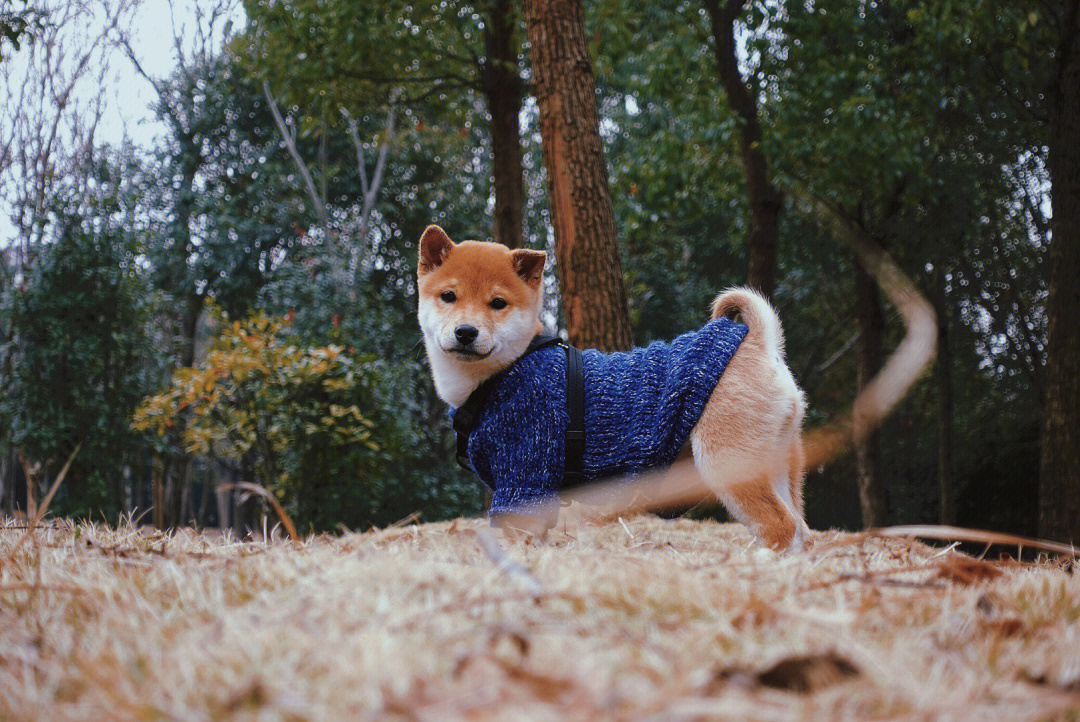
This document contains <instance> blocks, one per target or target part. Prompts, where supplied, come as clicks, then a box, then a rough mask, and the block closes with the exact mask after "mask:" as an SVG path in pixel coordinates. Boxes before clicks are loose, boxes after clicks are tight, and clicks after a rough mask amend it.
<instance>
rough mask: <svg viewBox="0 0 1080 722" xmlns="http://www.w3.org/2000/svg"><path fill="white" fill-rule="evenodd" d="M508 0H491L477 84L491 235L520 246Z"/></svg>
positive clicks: (517, 79) (516, 99)
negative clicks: (482, 98) (485, 119)
mask: <svg viewBox="0 0 1080 722" xmlns="http://www.w3.org/2000/svg"><path fill="white" fill-rule="evenodd" d="M516 26H517V23H516V17H515V12H514V2H513V0H495V2H494V3H493V6H492V8H491V14H490V15H489V16H488V23H487V32H486V33H485V35H484V44H485V50H486V61H487V62H486V64H485V65H484V67H483V68H482V70H481V84H482V86H483V89H484V94H485V95H486V96H487V102H488V112H489V113H490V114H491V155H492V159H491V168H492V175H493V176H494V186H495V219H494V220H495V223H494V226H495V228H494V235H495V240H496V241H497V242H499V243H502V244H503V245H505V246H509V247H510V248H520V247H521V229H522V202H523V189H522V174H523V171H522V168H521V129H520V126H519V120H518V116H519V114H520V113H521V76H520V75H519V73H518V57H517V56H518V47H519V44H518V43H517V42H516V38H515V32H514V30H515V28H516Z"/></svg>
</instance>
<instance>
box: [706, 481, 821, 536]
mask: <svg viewBox="0 0 1080 722" xmlns="http://www.w3.org/2000/svg"><path fill="white" fill-rule="evenodd" d="M718 496H719V497H720V501H722V502H723V503H724V506H725V507H727V509H728V511H730V512H731V513H732V515H733V516H735V517H736V518H737V519H739V521H741V522H742V523H744V524H745V525H746V526H747V527H749V528H750V530H751V531H752V532H754V534H755V535H756V536H757V537H758V539H759V540H760V541H761V543H762V544H764V545H765V546H767V547H768V548H770V549H772V550H774V551H778V552H782V551H787V550H788V549H790V548H798V547H801V544H802V539H801V538H799V537H801V534H800V532H801V529H800V526H801V525H800V520H799V519H797V518H796V517H795V514H794V513H793V512H792V510H791V509H790V508H789V507H788V504H787V503H786V500H785V499H783V498H782V497H781V495H780V494H777V492H776V487H775V485H774V484H773V483H771V482H770V481H769V480H768V479H766V478H761V479H755V480H753V481H747V482H742V483H740V484H732V485H730V486H726V487H725V488H724V489H723V491H721V492H720V493H719V494H718ZM785 496H786V494H785Z"/></svg>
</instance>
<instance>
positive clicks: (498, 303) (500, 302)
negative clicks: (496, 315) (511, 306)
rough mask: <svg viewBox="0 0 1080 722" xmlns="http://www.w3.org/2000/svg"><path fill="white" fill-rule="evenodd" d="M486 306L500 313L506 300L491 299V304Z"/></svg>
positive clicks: (504, 306)
mask: <svg viewBox="0 0 1080 722" xmlns="http://www.w3.org/2000/svg"><path fill="white" fill-rule="evenodd" d="M488 305H489V306H491V307H492V308H494V309H495V310H496V311H501V310H502V309H504V308H506V299H505V298H493V299H491V303H490V304H488Z"/></svg>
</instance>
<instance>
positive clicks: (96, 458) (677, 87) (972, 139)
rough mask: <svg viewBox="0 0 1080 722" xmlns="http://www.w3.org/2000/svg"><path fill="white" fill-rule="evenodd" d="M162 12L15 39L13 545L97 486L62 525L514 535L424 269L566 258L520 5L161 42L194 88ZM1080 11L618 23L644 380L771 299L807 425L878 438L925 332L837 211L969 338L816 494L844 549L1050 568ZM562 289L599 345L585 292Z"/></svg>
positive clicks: (8, 276) (631, 289)
mask: <svg viewBox="0 0 1080 722" xmlns="http://www.w3.org/2000/svg"><path fill="white" fill-rule="evenodd" d="M144 3H145V4H144ZM536 4H540V5H542V4H543V3H534V5H536ZM149 5H150V0H104V1H101V2H95V0H47V1H46V2H41V3H22V2H15V3H14V4H10V3H9V7H8V8H7V9H3V10H0V28H2V32H0V212H2V213H3V216H4V219H3V221H0V490H2V494H3V496H2V503H3V508H4V509H5V510H7V511H8V512H11V511H13V510H15V509H27V508H28V507H31V508H32V507H33V505H34V504H35V503H37V501H38V499H39V497H40V495H41V494H42V493H43V490H44V489H47V488H48V486H49V485H50V484H51V482H52V481H53V480H54V479H55V477H56V475H57V474H58V473H59V472H60V471H61V470H62V469H63V468H64V466H65V463H66V462H69V461H70V469H69V470H68V472H67V476H66V478H65V481H64V483H63V485H62V486H61V487H60V490H59V493H58V496H57V498H56V500H55V501H54V502H53V506H52V509H54V510H55V511H56V512H57V513H61V514H65V515H70V516H76V517H89V518H92V519H99V520H100V519H106V520H110V521H115V520H116V519H117V518H118V517H119V515H121V514H126V513H129V512H131V513H133V514H134V515H135V516H140V515H142V514H144V513H148V511H149V510H152V512H151V514H152V515H151V516H148V517H147V518H146V521H153V523H155V524H157V525H159V526H173V525H181V524H197V525H234V526H238V527H242V526H243V525H245V524H252V523H254V520H255V518H256V514H257V513H258V504H260V503H261V502H256V501H247V502H244V501H243V500H242V496H241V495H240V492H238V491H236V490H232V489H230V488H229V486H228V484H229V483H230V482H237V481H255V482H258V483H260V484H264V485H266V486H267V487H268V488H270V489H271V490H272V491H273V492H274V493H275V494H276V495H277V496H278V497H279V498H280V499H281V500H282V501H283V503H284V504H285V507H286V509H287V510H288V511H289V512H290V514H292V516H293V518H294V519H295V520H296V521H297V523H298V525H299V526H301V527H302V528H303V529H317V530H322V529H334V528H336V527H339V526H341V525H344V526H345V527H349V528H365V527H367V526H369V525H373V524H374V525H385V524H387V523H391V522H394V521H397V520H399V519H402V518H404V517H407V516H409V515H410V514H413V513H418V514H420V515H421V517H422V518H423V519H425V520H435V519H444V518H450V517H453V516H458V515H461V514H478V513H480V512H481V511H482V502H483V499H482V495H481V493H480V490H479V487H478V485H477V484H476V483H475V482H474V481H473V480H472V479H471V478H470V477H469V476H468V475H467V474H466V473H465V472H463V471H461V470H459V469H458V468H456V466H455V464H454V462H453V454H452V452H451V445H452V444H451V442H452V438H451V430H450V428H449V424H448V423H447V421H446V410H445V407H444V405H443V404H442V403H441V402H440V401H439V400H438V399H437V398H436V397H435V395H434V391H433V388H432V385H431V382H430V380H429V377H428V374H427V370H426V367H425V364H424V360H423V349H422V345H421V344H420V332H419V329H418V326H417V323H416V318H415V308H416V289H415V283H414V275H415V256H416V241H417V239H418V237H419V235H420V232H421V231H422V230H423V228H424V227H425V226H426V225H427V224H428V223H439V224H440V225H442V226H443V227H444V228H445V229H446V230H447V232H448V233H449V234H450V236H451V237H452V238H455V239H464V238H481V239H494V240H497V241H500V242H503V243H506V244H508V245H511V246H515V247H517V246H528V247H532V248H541V249H547V250H548V251H549V252H550V253H549V255H550V256H551V257H553V258H556V259H558V258H559V250H560V249H558V248H556V238H557V235H556V233H555V232H554V231H553V230H552V229H553V224H552V218H551V213H550V209H549V204H548V187H547V185H546V184H547V182H548V179H547V178H546V174H545V167H546V166H545V160H544V153H543V150H542V140H541V136H542V133H541V130H542V128H541V125H542V116H543V113H542V112H541V110H542V108H541V106H540V104H539V103H538V100H537V97H538V96H537V74H538V73H537V70H538V69H537V68H534V67H533V65H532V64H533V63H534V62H536V54H535V52H530V45H529V42H528V41H529V39H530V32H527V29H526V17H525V12H524V10H523V8H522V7H521V6H519V4H517V3H514V2H512V0H484V1H481V2H472V3H466V2H456V1H454V0H443V1H442V2H438V3H430V2H428V3H423V2H422V3H408V2H398V1H397V0H390V1H388V2H378V3H373V2H369V1H368V0H245V2H244V3H243V4H242V5H239V6H237V5H234V4H232V3H231V2H229V1H228V0H213V1H212V2H210V1H207V2H204V1H201V0H200V1H199V2H197V3H196V4H195V5H193V6H192V7H190V8H187V9H180V8H179V7H173V6H172V5H171V4H169V5H167V4H161V7H157V6H156V5H155V7H154V8H152V12H154V13H159V14H160V18H161V21H160V23H157V24H156V25H155V26H154V27H155V30H154V39H153V42H155V43H156V44H158V45H161V46H162V47H164V46H168V47H169V48H170V50H169V53H170V54H171V56H172V58H173V65H172V70H171V71H170V72H168V73H165V74H158V73H156V72H155V70H153V69H152V68H149V67H147V64H146V62H145V58H144V56H143V54H142V51H141V49H140V48H141V47H143V46H140V44H139V43H137V42H135V40H136V38H135V37H134V36H133V33H136V32H141V31H137V30H134V29H133V28H135V27H136V25H135V23H134V22H133V18H135V17H136V16H137V15H138V13H140V12H145V11H146V7H147V6H149ZM1075 5H1076V3H1069V2H1052V1H1050V0H1045V1H1040V0H1030V1H1022V2H1010V3H1001V2H989V1H985V0H951V1H949V2H941V1H940V0H935V1H933V2H931V1H929V0H927V1H925V2H924V1H922V0H907V1H905V2H900V3H890V2H875V1H872V0H859V1H851V0H805V2H804V1H802V0H799V1H792V0H765V1H763V2H759V1H758V0H753V1H747V2H742V1H741V0H728V1H727V2H721V1H720V0H661V1H660V2H654V1H651V0H650V1H649V2H645V1H644V0H590V1H589V2H586V3H584V22H585V35H584V37H585V40H586V41H587V50H588V56H589V60H590V61H591V71H592V78H593V81H594V82H595V101H596V106H597V113H598V127H599V135H600V138H601V140H602V145H603V155H604V158H605V159H606V170H607V176H608V183H609V187H610V199H611V210H612V214H613V218H614V228H613V232H614V237H615V238H617V243H618V246H617V248H618V255H619V260H620V261H621V268H622V277H623V279H624V281H625V291H626V297H627V308H628V311H629V313H628V320H629V332H630V333H631V334H632V337H633V341H634V343H635V344H638V345H641V344H645V343H648V342H649V341H651V340H654V339H666V338H670V337H672V336H673V335H675V334H677V333H679V332H682V331H686V330H689V329H692V328H695V327H697V326H699V325H701V324H702V323H703V321H704V319H705V318H706V309H707V306H708V302H709V301H710V299H711V298H712V296H713V295H715V294H716V293H717V292H718V291H719V290H720V289H722V288H724V287H725V286H729V285H733V284H741V283H746V282H747V281H748V280H749V281H750V282H752V283H754V284H755V285H757V286H758V287H760V288H762V289H763V290H765V291H766V292H768V293H770V294H771V297H772V299H773V301H774V303H775V304H776V306H777V308H778V310H779V312H780V316H781V318H782V319H783V321H784V325H785V330H786V336H787V353H788V359H789V363H790V365H791V366H792V368H793V370H794V372H795V376H796V378H797V379H799V381H800V383H801V385H802V386H803V388H804V389H805V390H806V392H807V394H808V398H809V401H810V409H811V411H810V415H809V417H808V422H807V425H808V426H811V427H812V426H814V425H819V424H821V423H823V422H824V421H825V420H827V419H829V418H831V417H833V416H834V415H835V414H836V413H838V412H840V411H841V410H843V409H845V408H846V407H847V406H848V405H849V404H850V402H851V399H852V398H853V397H854V395H855V393H856V390H857V388H858V385H859V383H860V382H861V380H863V379H866V378H868V377H869V376H871V375H872V374H873V373H874V372H875V371H876V370H877V368H878V367H879V366H880V364H881V362H882V359H883V358H884V357H885V355H886V354H887V352H888V351H889V349H891V348H892V347H893V346H894V345H895V343H896V341H897V340H898V339H899V337H900V336H901V332H902V327H901V325H900V323H899V320H898V319H897V318H896V317H895V315H894V313H893V311H892V309H891V308H889V307H887V306H886V305H885V303H884V301H883V300H882V299H881V298H880V297H879V295H878V293H877V291H876V290H875V286H874V285H873V283H872V282H871V281H870V280H869V277H868V276H866V275H865V274H863V273H862V272H861V271H858V270H857V268H856V265H855V264H854V262H853V257H852V255H851V254H850V252H849V251H848V250H847V249H846V246H845V245H844V244H843V243H841V242H840V241H839V240H838V239H837V238H836V237H835V236H834V234H833V233H832V232H831V231H830V229H829V228H828V227H825V226H823V225H821V223H820V222H819V220H818V219H817V218H816V217H815V215H814V214H813V213H812V212H810V210H809V209H808V208H807V207H806V205H805V204H804V203H802V202H801V201H800V198H802V197H803V194H805V193H806V192H810V193H813V194H815V196H817V197H821V198H827V199H829V200H830V202H831V203H832V204H833V205H834V206H835V207H836V208H837V209H840V211H841V212H842V213H844V214H845V216H846V217H847V218H848V219H850V220H852V221H853V222H855V223H857V224H858V225H859V226H861V227H862V228H863V229H865V230H866V231H867V232H868V233H869V234H870V235H871V236H872V237H873V238H874V239H875V240H876V241H877V242H878V243H880V244H881V245H882V246H884V247H885V248H887V249H888V251H889V252H890V253H891V254H892V255H893V256H894V257H895V258H896V260H897V261H898V263H899V264H900V265H901V266H902V267H903V268H904V269H905V271H906V272H907V273H908V274H910V276H911V277H912V278H913V279H914V280H915V281H916V283H917V285H918V286H919V287H920V288H921V290H922V291H923V292H924V294H925V295H926V297H927V298H929V299H930V300H931V301H932V302H933V304H934V306H935V308H936V310H937V312H938V315H939V322H940V337H939V350H938V356H937V361H936V365H935V367H934V369H933V370H932V372H931V373H929V374H927V375H926V376H925V377H924V378H923V379H922V380H921V381H920V382H919V384H918V385H917V386H916V388H915V390H914V392H913V393H912V394H911V395H910V396H909V397H908V398H907V399H906V400H905V401H904V402H903V404H902V405H901V406H900V407H899V408H898V409H897V410H896V412H895V413H894V414H893V415H892V416H891V418H890V419H889V420H888V422H887V423H886V425H885V426H884V428H882V429H881V430H880V432H879V433H878V434H877V435H876V436H875V437H873V438H872V439H870V440H869V441H868V442H867V443H866V444H864V445H863V446H861V447H860V448H859V450H858V452H857V453H853V454H850V455H848V456H846V457H844V458H842V459H841V460H839V461H838V462H837V463H834V464H833V465H830V466H829V467H828V468H826V469H823V470H812V471H811V474H810V477H809V478H808V480H807V487H806V488H807V516H808V521H809V523H810V525H811V526H812V527H815V528H825V527H834V526H835V527H846V528H857V527H860V526H862V525H863V524H864V523H866V524H882V523H914V522H934V521H939V520H940V521H944V522H947V523H959V524H961V525H964V526H974V527H984V528H993V529H1001V530H1008V531H1011V532H1016V533H1022V534H1036V533H1038V532H1039V500H1040V494H1039V485H1040V463H1041V457H1040V452H1041V447H1040V439H1041V437H1042V432H1043V429H1044V423H1045V415H1044V414H1045V408H1046V401H1047V394H1048V381H1047V368H1048V367H1047V357H1046V353H1047V331H1048V320H1049V314H1048V310H1047V309H1048V305H1047V300H1048V283H1049V281H1050V275H1051V270H1052V269H1053V268H1054V264H1052V263H1050V262H1049V261H1048V253H1049V249H1050V246H1051V243H1050V241H1051V232H1050V228H1051V223H1052V221H1051V215H1052V214H1051V196H1050V182H1051V176H1052V174H1051V172H1050V168H1051V164H1052V161H1053V157H1052V152H1051V149H1052V147H1054V144H1055V143H1058V142H1068V143H1071V144H1073V145H1075V144H1076V142H1077V138H1075V137H1072V139H1071V140H1068V139H1067V138H1066V139H1062V138H1061V137H1060V136H1055V133H1056V132H1058V131H1056V130H1055V128H1060V127H1061V126H1060V124H1055V121H1054V118H1055V117H1056V116H1055V113H1057V109H1056V106H1055V105H1054V103H1055V102H1057V101H1056V100H1055V99H1056V98H1058V97H1059V96H1060V90H1059V88H1058V86H1057V85H1055V83H1059V82H1060V77H1061V73H1060V67H1059V66H1060V65H1061V64H1062V62H1063V61H1062V60H1061V59H1062V57H1068V53H1069V52H1072V50H1071V42H1072V41H1071V38H1072V37H1075V32H1074V31H1075V26H1076V7H1075ZM0 7H3V6H2V5H0ZM138 27H144V26H138ZM87 28H90V29H91V31H88V30H87ZM121 69H123V72H124V73H125V75H124V77H126V78H129V80H128V81H126V82H130V83H132V84H139V85H140V87H141V88H142V90H143V91H148V92H149V93H150V95H151V96H152V98H153V102H152V114H153V116H154V118H155V123H156V126H155V127H157V128H159V129H160V132H158V133H157V134H156V135H155V136H154V141H153V143H151V144H149V146H148V145H147V144H138V143H134V142H127V141H123V142H116V141H103V140H101V138H100V136H101V135H102V134H101V130H100V127H99V125H100V124H102V123H107V122H111V121H110V120H109V118H111V117H113V116H112V115H111V114H112V113H113V111H112V110H111V109H110V107H109V105H108V104H109V102H110V101H109V99H108V98H106V97H105V96H104V94H98V93H96V92H95V88H97V87H99V86H100V85H101V84H102V83H103V82H104V80H105V79H106V78H110V77H113V76H114V75H115V74H116V73H118V72H120V70H121ZM586 70H587V68H586ZM124 102H133V101H128V100H123V99H122V102H120V109H119V112H120V115H121V116H122V115H123V113H124V112H125V108H124V106H123V103H124ZM1071 242H1072V243H1074V245H1075V239H1072V240H1071ZM555 265H557V263H556V264H555ZM615 268H616V269H617V268H618V266H615ZM567 272H568V273H569V269H567ZM548 273H549V279H548V282H547V283H548V287H549V289H550V291H551V293H550V299H551V301H550V303H551V306H550V311H551V315H550V319H551V320H552V322H553V325H554V324H558V325H560V327H563V326H565V320H564V319H565V318H566V317H565V315H563V313H562V311H563V307H562V304H561V303H560V283H562V284H563V285H566V284H569V283H571V281H570V280H568V277H566V276H564V275H561V273H557V268H555V267H552V268H549V270H548ZM1073 283H1074V284H1075V278H1074V279H1073ZM1074 296H1075V293H1074ZM570 331H571V340H575V339H574V333H573V329H570ZM615 345H618V344H617V343H616V344H615ZM1073 363H1074V364H1075V360H1074V361H1073ZM1072 368H1073V369H1075V365H1074V366H1073V367H1072ZM1074 438H1075V437H1074ZM1070 478H1071V477H1064V478H1063V479H1062V480H1060V481H1058V482H1055V483H1062V484H1064V483H1069V484H1071V485H1073V486H1075V485H1076V484H1077V480H1076V479H1075V478H1071V481H1070V480H1069V479H1070ZM1044 501H1045V496H1044ZM706 512H707V513H711V510H706ZM716 513H720V512H719V510H717V511H716ZM1073 528H1075V526H1074V527H1073ZM1044 531H1045V530H1044ZM1058 535H1059V536H1060V533H1059V534H1058Z"/></svg>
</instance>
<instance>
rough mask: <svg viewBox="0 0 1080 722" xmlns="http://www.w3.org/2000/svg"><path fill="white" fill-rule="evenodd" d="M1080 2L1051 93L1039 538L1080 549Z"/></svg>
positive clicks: (1073, 7) (1069, 16) (1069, 21)
mask: <svg viewBox="0 0 1080 722" xmlns="http://www.w3.org/2000/svg"><path fill="white" fill-rule="evenodd" d="M1078 5H1080V2H1078V0H1071V2H1068V3H1065V6H1066V7H1065V18H1066V21H1065V23H1064V25H1063V28H1062V33H1061V37H1062V41H1061V43H1060V47H1059V49H1058V50H1059V53H1058V63H1059V66H1058V75H1057V78H1056V80H1055V82H1054V85H1053V86H1052V88H1051V91H1050V101H1051V114H1052V115H1051V126H1052V132H1051V134H1050V135H1051V139H1052V140H1051V141H1050V153H1049V157H1048V162H1047V165H1048V167H1049V170H1050V181H1051V189H1052V190H1051V193H1052V203H1053V221H1052V222H1053V237H1052V240H1051V241H1050V248H1049V250H1048V252H1047V263H1046V267H1047V268H1046V273H1047V290H1048V291H1049V295H1048V297H1047V301H1046V319H1047V327H1046V340H1047V347H1046V403H1045V410H1044V419H1043V438H1042V464H1041V469H1040V475H1039V479H1040V482H1039V534H1040V536H1043V537H1046V538H1049V539H1055V540H1058V541H1062V542H1071V543H1080V45H1078V43H1080V38H1078V37H1077V35H1078V34H1080V17H1078V16H1080V12H1078V11H1080V8H1078Z"/></svg>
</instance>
